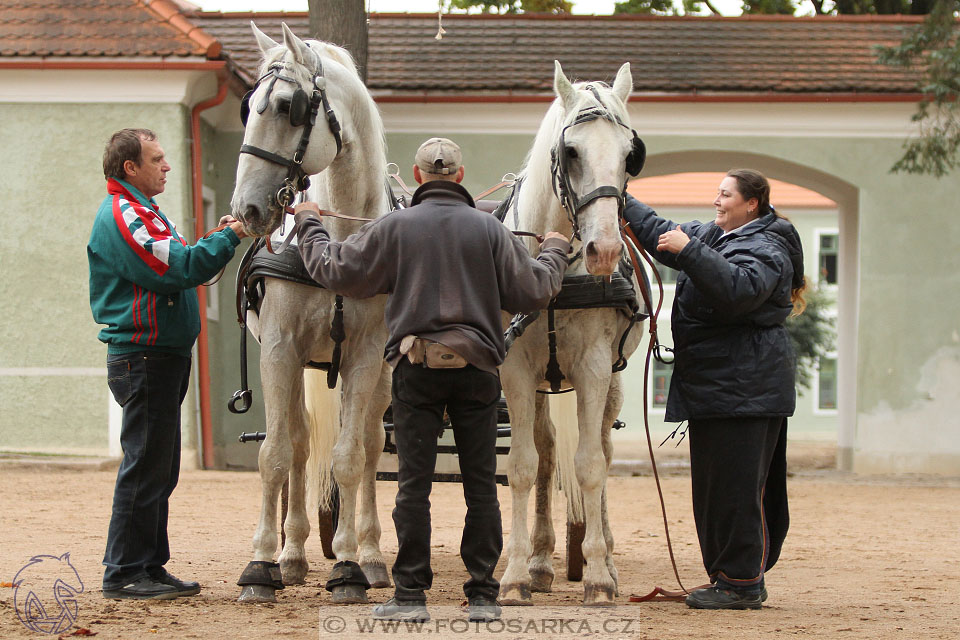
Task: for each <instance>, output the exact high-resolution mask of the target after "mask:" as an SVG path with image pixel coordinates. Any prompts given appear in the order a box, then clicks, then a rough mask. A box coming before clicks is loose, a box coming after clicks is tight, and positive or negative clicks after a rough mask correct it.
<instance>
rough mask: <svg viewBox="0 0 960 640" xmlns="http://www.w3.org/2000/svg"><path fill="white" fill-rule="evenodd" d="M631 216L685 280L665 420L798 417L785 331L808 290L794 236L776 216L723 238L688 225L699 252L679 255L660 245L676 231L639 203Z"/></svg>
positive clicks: (676, 313) (690, 248)
mask: <svg viewBox="0 0 960 640" xmlns="http://www.w3.org/2000/svg"><path fill="white" fill-rule="evenodd" d="M624 216H625V218H626V219H627V222H629V223H630V227H631V228H632V229H633V232H634V233H635V234H636V236H637V239H638V240H640V242H641V244H643V246H644V248H645V249H646V250H647V251H648V252H649V253H650V255H651V256H653V257H654V258H655V259H656V260H658V261H659V262H661V263H663V264H665V265H667V266H669V267H673V268H674V269H677V270H679V271H680V274H679V275H678V276H677V286H676V295H675V298H674V302H673V314H672V316H671V320H670V322H671V325H672V328H673V342H674V349H675V352H676V361H675V363H674V371H673V378H672V380H671V383H670V394H669V396H668V398H667V411H666V418H665V419H666V420H667V421H668V422H679V421H681V420H689V419H691V418H692V419H698V418H700V419H703V418H729V417H737V416H755V417H774V416H791V415H793V411H794V408H795V406H796V389H795V383H794V376H795V372H796V355H795V354H794V351H793V346H792V344H791V342H790V336H789V335H788V334H787V330H786V328H785V327H784V324H783V323H784V320H786V318H787V316H788V315H790V312H791V309H792V305H791V302H790V291H791V288H793V287H797V286H799V285H800V283H801V282H802V281H803V248H802V246H801V245H800V236H799V235H798V234H797V231H796V229H795V228H794V226H793V225H792V224H791V223H790V222H789V221H787V220H785V219H783V218H779V217H777V216H776V215H775V214H774V213H772V212H770V213H767V214H766V215H764V216H762V217H761V218H760V219H759V220H758V221H756V222H754V223H751V224H750V225H747V226H745V227H742V228H741V229H739V230H736V231H734V232H732V233H730V234H728V235H726V236H725V237H723V238H721V237H720V236H721V235H722V234H723V230H722V229H720V227H718V226H717V225H716V224H715V223H714V222H707V223H700V222H688V223H684V224H681V225H679V226H680V227H681V229H683V231H684V233H686V234H687V235H688V236H690V242H689V243H688V244H687V246H686V247H684V248H683V251H681V252H680V253H679V254H672V253H667V252H663V253H661V252H658V251H657V250H656V248H657V238H659V236H660V235H661V234H663V233H665V232H666V231H669V230H670V229H673V228H674V227H676V226H677V224H676V223H674V222H671V221H669V220H665V219H663V218H661V217H659V216H657V214H656V212H655V211H654V210H653V209H651V208H650V207H648V206H647V205H645V204H643V203H642V202H639V201H637V200H635V199H633V198H629V197H628V200H627V204H626V207H625V210H624Z"/></svg>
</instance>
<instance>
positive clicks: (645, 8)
mask: <svg viewBox="0 0 960 640" xmlns="http://www.w3.org/2000/svg"><path fill="white" fill-rule="evenodd" d="M613 13H614V15H617V14H627V13H634V14H643V15H656V16H669V15H676V14H677V11H676V7H674V6H673V1H672V0H624V2H618V3H616V4H615V5H613Z"/></svg>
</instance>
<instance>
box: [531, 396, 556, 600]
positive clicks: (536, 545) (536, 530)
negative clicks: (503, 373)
mask: <svg viewBox="0 0 960 640" xmlns="http://www.w3.org/2000/svg"><path fill="white" fill-rule="evenodd" d="M533 441H534V444H535V445H536V449H537V455H538V457H539V462H538V465H537V482H536V494H535V498H534V500H535V505H536V506H535V508H534V521H533V556H532V557H531V558H530V564H529V568H530V578H531V583H530V590H531V591H535V592H542V593H550V592H551V591H553V578H554V571H553V551H554V548H555V546H556V534H555V533H554V531H553V519H552V517H551V502H552V498H553V474H554V471H555V470H556V448H555V444H556V443H555V428H554V426H553V422H552V421H551V420H550V411H549V405H548V404H547V397H546V396H544V395H542V394H538V395H537V402H536V418H535V421H534V425H533Z"/></svg>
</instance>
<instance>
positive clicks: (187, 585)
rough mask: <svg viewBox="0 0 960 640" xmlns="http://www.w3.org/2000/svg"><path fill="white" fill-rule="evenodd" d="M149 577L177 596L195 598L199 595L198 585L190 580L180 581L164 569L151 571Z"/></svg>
mask: <svg viewBox="0 0 960 640" xmlns="http://www.w3.org/2000/svg"><path fill="white" fill-rule="evenodd" d="M150 577H151V578H152V579H153V580H154V581H155V582H159V583H160V584H165V585H169V586H171V587H173V588H174V589H176V590H177V595H178V596H195V595H197V594H198V593H200V583H199V582H193V581H191V580H181V579H179V578H177V577H176V576H175V575H173V574H172V573H170V572H169V571H167V570H166V569H164V568H162V567H161V568H160V570H159V571H151V572H150Z"/></svg>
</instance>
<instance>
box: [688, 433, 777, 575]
mask: <svg viewBox="0 0 960 640" xmlns="http://www.w3.org/2000/svg"><path fill="white" fill-rule="evenodd" d="M786 452H787V419H786V418H731V419H711V420H691V421H690V475H691V478H692V484H693V515H694V520H695V521H696V524H697V535H698V537H699V538H700V551H701V554H702V555H703V565H704V567H705V568H706V570H707V574H708V575H709V576H710V580H711V581H712V582H715V583H716V584H717V586H719V587H721V588H724V589H735V590H742V591H744V592H746V593H756V592H759V591H760V590H761V589H762V588H763V586H764V584H763V576H764V573H765V572H766V571H768V570H769V569H770V568H771V567H773V565H774V564H775V563H776V561H777V558H779V557H780V549H781V548H782V546H783V540H784V538H785V537H786V535H787V528H788V526H789V524H790V517H789V512H788V509H787V482H786V479H787V458H786Z"/></svg>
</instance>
